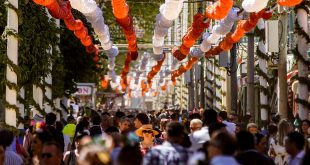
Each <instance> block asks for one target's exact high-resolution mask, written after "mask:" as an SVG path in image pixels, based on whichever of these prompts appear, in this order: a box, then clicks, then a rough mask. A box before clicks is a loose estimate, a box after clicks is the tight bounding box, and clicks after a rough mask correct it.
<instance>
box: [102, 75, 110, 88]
mask: <svg viewBox="0 0 310 165" xmlns="http://www.w3.org/2000/svg"><path fill="white" fill-rule="evenodd" d="M108 84H109V77H108V76H102V77H101V87H102V89H107V88H108Z"/></svg>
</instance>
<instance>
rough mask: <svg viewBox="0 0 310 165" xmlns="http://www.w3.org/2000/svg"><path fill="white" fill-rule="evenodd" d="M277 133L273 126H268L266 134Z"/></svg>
mask: <svg viewBox="0 0 310 165" xmlns="http://www.w3.org/2000/svg"><path fill="white" fill-rule="evenodd" d="M277 132H278V127H277V126H276V125H275V124H269V125H268V134H269V135H271V134H275V133H277Z"/></svg>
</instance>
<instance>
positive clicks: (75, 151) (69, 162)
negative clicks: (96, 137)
mask: <svg viewBox="0 0 310 165" xmlns="http://www.w3.org/2000/svg"><path fill="white" fill-rule="evenodd" d="M86 136H88V134H87V133H86V132H78V133H77V135H76V137H75V139H74V140H75V141H74V144H75V145H74V147H75V148H72V149H71V150H70V151H67V152H66V153H65V155H64V158H63V161H64V163H65V164H66V165H75V164H76V163H77V158H78V157H79V154H80V152H81V149H82V145H81V143H80V141H81V139H82V138H83V137H86Z"/></svg>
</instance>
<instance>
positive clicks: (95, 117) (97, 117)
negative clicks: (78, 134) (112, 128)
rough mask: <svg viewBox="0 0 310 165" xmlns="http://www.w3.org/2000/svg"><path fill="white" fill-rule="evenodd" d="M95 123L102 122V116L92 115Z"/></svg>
mask: <svg viewBox="0 0 310 165" xmlns="http://www.w3.org/2000/svg"><path fill="white" fill-rule="evenodd" d="M92 123H93V125H99V124H100V123H101V117H100V116H99V115H94V116H93V117H92Z"/></svg>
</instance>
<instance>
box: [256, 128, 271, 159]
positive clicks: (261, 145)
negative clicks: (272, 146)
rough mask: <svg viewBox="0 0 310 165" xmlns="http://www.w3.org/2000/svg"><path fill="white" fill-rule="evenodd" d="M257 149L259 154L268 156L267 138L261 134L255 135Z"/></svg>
mask: <svg viewBox="0 0 310 165" xmlns="http://www.w3.org/2000/svg"><path fill="white" fill-rule="evenodd" d="M255 149H256V151H257V152H259V153H261V154H263V155H267V152H268V145H267V137H266V136H264V135H263V134H261V133H256V134H255Z"/></svg>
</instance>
